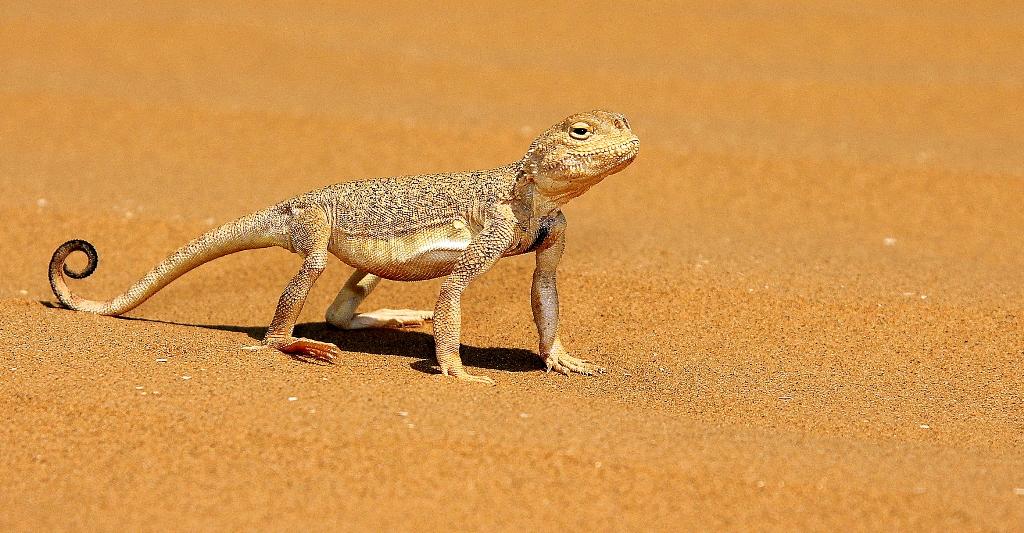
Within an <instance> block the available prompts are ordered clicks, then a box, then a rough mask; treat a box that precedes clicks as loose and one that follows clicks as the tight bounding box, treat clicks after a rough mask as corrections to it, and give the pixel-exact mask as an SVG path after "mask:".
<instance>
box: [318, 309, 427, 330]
mask: <svg viewBox="0 0 1024 533" xmlns="http://www.w3.org/2000/svg"><path fill="white" fill-rule="evenodd" d="M431 320H434V312H433V311H415V310H412V309H378V310H376V311H371V312H369V313H359V314H358V315H355V316H353V317H352V318H351V319H350V320H348V322H344V323H337V322H331V324H333V325H335V326H337V327H339V328H341V329H367V328H414V327H418V326H422V325H423V324H424V323H425V322H429V321H431Z"/></svg>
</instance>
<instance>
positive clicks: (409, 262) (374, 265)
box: [329, 219, 473, 281]
mask: <svg viewBox="0 0 1024 533" xmlns="http://www.w3.org/2000/svg"><path fill="white" fill-rule="evenodd" d="M472 240H473V232H472V231H471V230H470V228H469V227H468V226H467V224H466V222H465V221H463V220H462V219H455V220H454V221H450V222H438V223H437V224H436V225H432V226H428V227H425V228H421V229H419V230H417V231H413V232H411V233H408V234H406V235H403V236H401V237H391V238H376V237H371V236H366V235H349V234H344V233H341V232H338V233H336V234H335V236H334V238H333V239H332V240H331V244H330V248H329V250H330V252H331V253H332V254H334V255H335V256H336V257H337V258H338V259H340V260H341V261H342V262H344V263H346V264H347V265H349V266H351V267H353V268H355V269H357V270H361V271H364V272H369V273H371V274H374V275H377V276H380V277H382V278H384V279H390V280H395V281H419V280H425V279H433V278H439V277H443V276H447V275H448V274H451V272H452V268H453V267H454V266H455V263H456V261H458V259H459V257H460V256H461V255H462V253H463V252H464V251H465V250H466V248H467V247H468V246H469V243H470V242H471V241H472Z"/></svg>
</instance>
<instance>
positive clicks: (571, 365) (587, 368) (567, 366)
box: [544, 352, 605, 376]
mask: <svg viewBox="0 0 1024 533" xmlns="http://www.w3.org/2000/svg"><path fill="white" fill-rule="evenodd" d="M544 365H545V366H546V367H547V371H548V372H551V371H552V370H554V371H555V372H558V373H559V374H565V375H566V376H568V375H570V374H571V373H572V372H576V373H577V374H583V375H584V376H593V375H595V374H604V372H605V369H604V367H600V366H597V365H595V364H593V363H591V362H589V361H584V360H583V359H577V358H575V357H573V356H571V355H569V354H567V353H564V352H563V353H560V354H559V353H550V354H548V355H547V356H545V357H544Z"/></svg>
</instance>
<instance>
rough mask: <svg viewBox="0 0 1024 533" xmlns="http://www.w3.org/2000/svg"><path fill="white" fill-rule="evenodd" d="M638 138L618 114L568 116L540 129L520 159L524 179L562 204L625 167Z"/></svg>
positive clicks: (630, 158)
mask: <svg viewBox="0 0 1024 533" xmlns="http://www.w3.org/2000/svg"><path fill="white" fill-rule="evenodd" d="M639 150H640V139H637V137H636V135H634V134H633V131H632V130H630V129H629V121H627V120H626V117H624V116H622V115H621V114H619V113H612V112H610V111H591V112H589V113H579V114H576V115H572V116H570V117H568V118H566V119H565V120H563V121H562V122H559V123H558V124H555V125H554V126H552V127H550V128H548V129H547V131H545V132H544V133H541V134H540V136H538V137H537V138H536V139H535V140H534V141H533V143H532V144H530V149H529V150H527V152H526V155H525V156H524V157H523V169H524V171H525V174H526V177H527V179H529V180H531V181H533V183H534V184H535V185H536V187H537V190H538V191H539V192H541V193H542V194H544V196H546V197H548V198H549V199H551V200H552V201H554V202H555V203H557V204H564V203H565V202H568V201H569V200H571V199H572V198H575V197H577V196H579V195H581V194H583V193H584V192H586V191H587V189H589V188H590V187H592V186H594V185H595V184H596V183H598V182H599V181H601V180H602V179H604V178H605V177H607V176H610V175H612V174H614V173H616V172H618V171H620V170H622V169H624V168H626V166H628V165H629V164H630V163H632V162H633V159H634V158H635V157H636V154H637V152H639Z"/></svg>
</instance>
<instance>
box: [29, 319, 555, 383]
mask: <svg viewBox="0 0 1024 533" xmlns="http://www.w3.org/2000/svg"><path fill="white" fill-rule="evenodd" d="M39 303H41V304H42V305H44V306H45V307H49V308H52V309H60V308H61V307H60V306H58V305H56V304H54V303H53V302H47V301H41V302H39ZM117 318H118V319H120V320H138V321H142V322H153V323H158V324H172V325H176V326H188V327H195V328H205V329H215V330H220V331H231V332H235V333H245V334H246V335H248V336H249V337H251V338H253V339H256V340H262V339H263V335H264V334H265V333H266V331H267V328H265V327H257V326H235V325H230V324H189V323H183V322H173V321H169V320H157V319H152V318H142V317H132V316H120V317H117ZM295 335H296V336H297V337H306V338H310V339H314V340H318V341H323V342H330V343H332V344H334V345H336V346H337V347H338V348H341V350H342V351H345V352H360V353H369V354H375V355H396V356H399V357H413V358H416V359H417V361H414V362H412V363H410V364H409V366H410V367H411V368H413V369H414V370H418V371H420V372H423V373H425V374H440V373H441V370H440V368H438V366H437V361H436V360H435V358H434V357H435V356H434V336H433V335H431V334H429V333H424V332H422V331H415V330H410V329H363V330H341V329H338V328H335V327H333V326H331V325H329V324H327V323H326V322H305V323H302V324H297V325H296V326H295ZM459 353H460V356H461V357H462V362H463V364H465V365H466V366H468V367H474V368H486V369H490V370H501V371H505V372H532V371H536V370H543V369H544V365H543V364H542V363H541V361H540V358H539V357H537V354H535V353H533V352H531V351H529V350H524V349H522V348H501V347H491V348H481V347H477V346H466V345H465V344H463V345H461V346H460V350H459ZM292 358H293V359H295V360H296V361H301V362H304V363H309V364H329V363H324V362H322V361H318V360H313V359H308V358H304V357H299V356H292Z"/></svg>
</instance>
